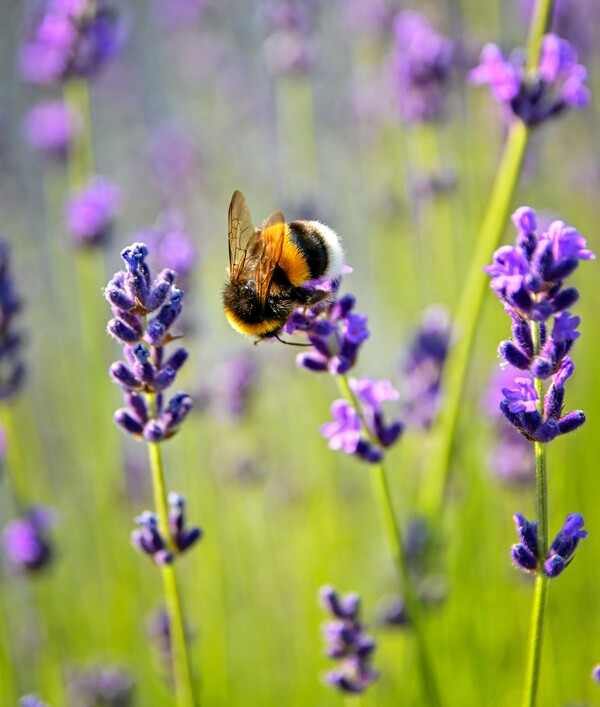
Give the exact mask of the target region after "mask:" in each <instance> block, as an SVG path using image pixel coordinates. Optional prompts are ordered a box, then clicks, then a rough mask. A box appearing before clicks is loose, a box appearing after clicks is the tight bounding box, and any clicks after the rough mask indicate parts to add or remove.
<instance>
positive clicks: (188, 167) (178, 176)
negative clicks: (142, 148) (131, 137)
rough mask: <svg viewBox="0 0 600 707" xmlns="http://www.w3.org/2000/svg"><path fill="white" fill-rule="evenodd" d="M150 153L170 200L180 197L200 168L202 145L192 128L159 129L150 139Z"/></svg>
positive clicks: (164, 191) (156, 172) (171, 127)
mask: <svg viewBox="0 0 600 707" xmlns="http://www.w3.org/2000/svg"><path fill="white" fill-rule="evenodd" d="M147 154H148V159H149V161H150V163H151V165H152V168H153V170H154V173H155V175H156V179H157V180H158V184H159V186H160V189H161V192H162V193H163V195H164V196H165V198H166V199H167V201H168V200H170V199H172V198H174V197H178V196H180V194H181V192H182V191H185V189H186V187H187V186H188V185H189V182H190V181H191V179H192V178H193V177H194V175H195V174H196V173H197V172H198V171H199V166H200V152H199V148H198V144H197V142H196V140H195V139H194V138H193V135H192V133H191V131H190V130H186V129H184V128H182V127H178V126H176V125H163V126H162V127H160V128H158V129H157V130H156V131H155V132H154V133H153V134H152V136H151V138H150V141H149V143H148V147H147Z"/></svg>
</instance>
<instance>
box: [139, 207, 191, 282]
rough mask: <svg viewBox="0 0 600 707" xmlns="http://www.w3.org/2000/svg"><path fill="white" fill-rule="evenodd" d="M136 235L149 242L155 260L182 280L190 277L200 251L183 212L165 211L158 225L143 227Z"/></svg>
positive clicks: (159, 218)
mask: <svg viewBox="0 0 600 707" xmlns="http://www.w3.org/2000/svg"><path fill="white" fill-rule="evenodd" d="M136 237H137V238H139V240H143V241H144V242H145V243H147V244H148V247H149V249H150V252H151V253H152V257H153V260H154V261H156V262H158V263H161V264H162V265H163V267H167V268H169V269H170V270H174V271H175V272H176V273H177V277H178V279H179V280H180V281H182V282H183V281H185V280H187V279H188V278H189V276H190V274H191V272H192V270H193V269H194V266H195V265H196V263H197V261H198V251H197V249H196V246H195V245H194V242H193V240H192V238H191V236H190V234H189V232H188V229H187V228H186V223H185V218H184V216H183V214H182V213H180V212H179V211H176V210H175V209H168V210H166V211H163V212H162V213H161V214H160V216H159V217H158V220H157V222H156V225H154V226H149V227H147V228H144V229H142V231H141V232H139V233H138V234H136Z"/></svg>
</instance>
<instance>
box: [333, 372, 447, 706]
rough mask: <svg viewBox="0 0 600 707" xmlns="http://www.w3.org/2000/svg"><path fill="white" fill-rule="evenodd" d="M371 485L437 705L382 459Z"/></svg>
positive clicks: (346, 391) (343, 386)
mask: <svg viewBox="0 0 600 707" xmlns="http://www.w3.org/2000/svg"><path fill="white" fill-rule="evenodd" d="M336 380H337V382H338V385H339V387H340V390H341V392H342V394H343V395H344V397H345V398H346V399H347V400H348V401H349V402H350V403H351V404H352V406H353V407H354V409H355V410H356V411H357V413H358V414H359V416H360V417H361V421H362V424H363V429H364V431H365V433H366V434H367V435H368V436H369V437H370V438H371V441H372V442H373V443H374V444H377V441H376V440H375V439H373V437H372V435H371V433H370V431H369V428H368V426H367V425H366V424H365V421H364V419H363V417H362V415H361V407H360V404H359V402H358V400H357V399H356V396H355V395H354V393H353V391H352V389H351V388H350V385H349V383H348V378H347V377H346V376H345V375H341V376H336ZM371 485H372V488H373V495H374V497H375V503H376V506H377V510H378V512H379V517H380V520H381V524H382V526H383V530H384V533H385V536H386V538H387V542H388V545H389V548H390V551H391V553H392V557H393V559H394V564H395V565H396V569H397V571H398V574H399V575H400V579H401V580H402V588H403V598H404V601H405V602H406V608H407V610H408V615H409V617H410V622H411V627H412V629H413V632H414V635H415V638H416V644H417V656H418V663H419V670H420V673H421V682H422V685H423V692H424V693H425V695H426V696H427V704H428V705H430V706H431V707H439V706H440V705H441V704H442V702H441V699H440V695H439V691H438V687H437V681H436V678H435V675H434V672H433V668H432V666H431V661H430V658H429V653H428V650H427V645H426V640H425V631H424V629H423V618H422V613H421V602H420V600H419V597H418V595H417V591H416V589H415V586H414V582H413V578H412V575H411V573H410V568H409V565H408V560H407V557H406V552H405V550H404V542H403V539H402V530H401V528H400V523H399V522H398V519H397V518H396V512H395V511H394V506H393V503H392V497H391V494H390V487H389V484H388V479H387V474H386V471H385V466H384V464H383V462H380V463H378V464H373V465H372V466H371Z"/></svg>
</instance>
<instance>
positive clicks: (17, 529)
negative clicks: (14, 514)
mask: <svg viewBox="0 0 600 707" xmlns="http://www.w3.org/2000/svg"><path fill="white" fill-rule="evenodd" d="M51 525H52V515H51V513H50V511H49V510H48V509H47V508H44V507H42V506H36V507H33V508H30V509H29V510H28V511H27V512H26V513H25V514H24V515H22V516H21V517H20V518H15V519H14V520H11V521H10V522H9V523H8V524H7V526H6V527H5V528H4V533H3V541H4V549H5V551H6V554H7V555H8V558H9V560H10V561H11V563H12V564H13V566H14V567H15V568H17V569H18V570H21V571H24V572H29V573H33V572H37V571H39V570H41V569H43V568H44V567H46V566H47V565H48V563H49V562H50V560H51V559H52V546H51V544H50V541H49V539H48V529H49V528H50V526H51Z"/></svg>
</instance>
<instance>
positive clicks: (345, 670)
mask: <svg viewBox="0 0 600 707" xmlns="http://www.w3.org/2000/svg"><path fill="white" fill-rule="evenodd" d="M319 596H320V600H321V605H322V606H323V608H324V609H325V611H327V612H328V613H329V614H330V616H331V618H332V620H331V621H328V622H327V623H325V624H323V637H324V639H325V644H326V651H325V652H326V655H327V656H328V657H329V658H332V659H333V660H336V661H337V662H338V666H337V668H335V669H334V670H330V671H329V672H328V673H327V675H326V680H327V682H328V683H329V684H330V685H332V686H334V687H336V688H337V689H338V690H340V691H341V692H345V693H349V694H359V693H361V692H364V691H365V690H366V688H367V687H369V685H370V684H371V683H373V682H374V681H375V680H376V679H377V673H376V672H374V671H373V669H372V668H371V661H372V659H373V653H374V651H375V648H376V644H375V641H374V640H373V639H372V638H371V637H370V636H368V635H367V634H366V633H365V632H364V628H363V626H362V625H361V623H360V621H359V614H360V599H359V597H358V595H357V594H346V595H345V596H343V597H340V596H339V595H338V594H337V592H336V591H335V589H333V587H328V586H326V587H322V588H321V590H320V592H319Z"/></svg>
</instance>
